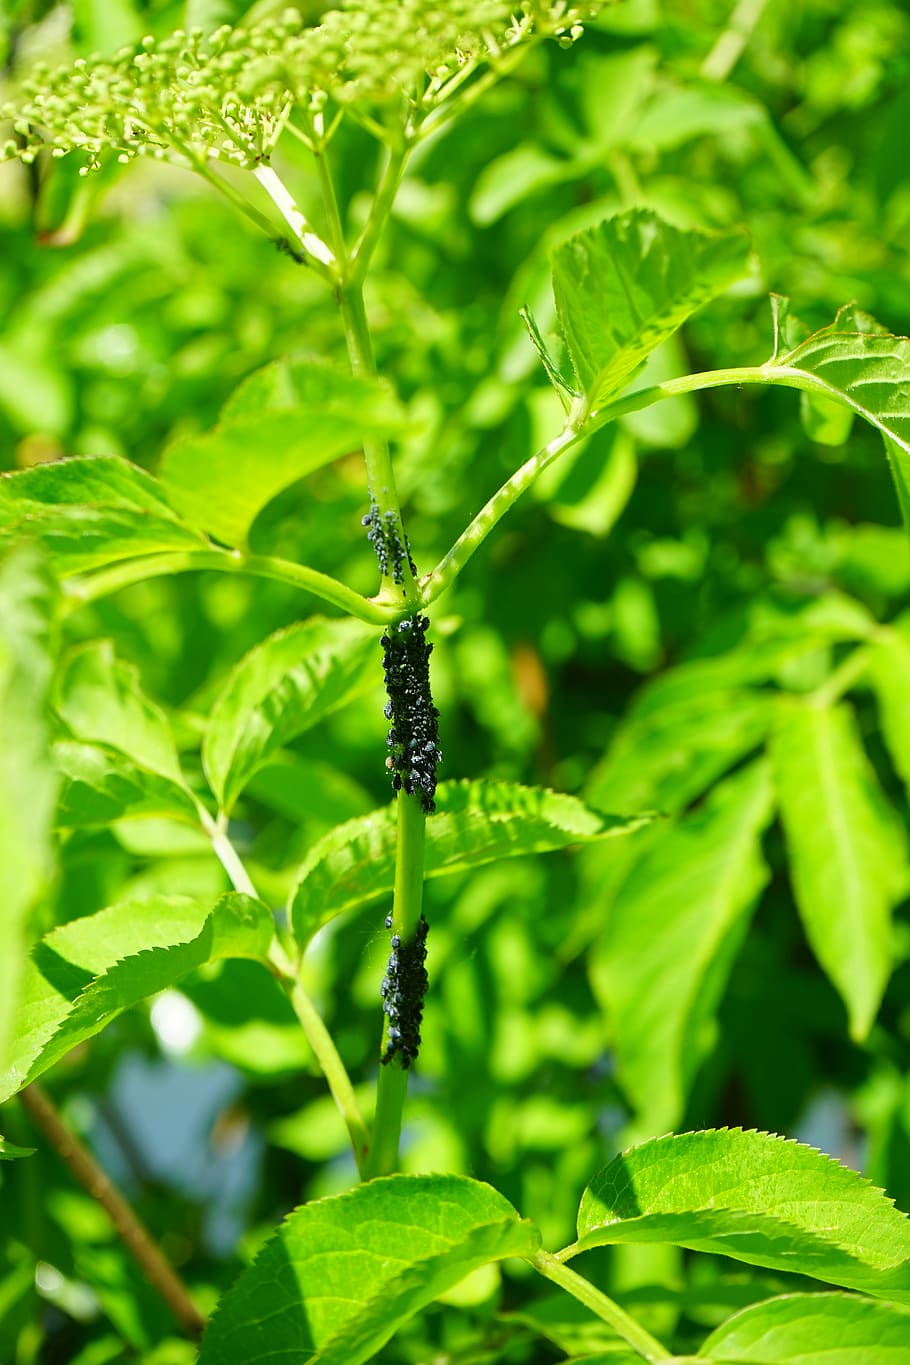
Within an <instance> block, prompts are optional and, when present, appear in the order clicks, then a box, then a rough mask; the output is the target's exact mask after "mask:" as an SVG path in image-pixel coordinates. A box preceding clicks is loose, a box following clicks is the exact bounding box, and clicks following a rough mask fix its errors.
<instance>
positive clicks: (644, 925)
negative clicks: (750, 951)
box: [591, 761, 773, 1133]
mask: <svg viewBox="0 0 910 1365" xmlns="http://www.w3.org/2000/svg"><path fill="white" fill-rule="evenodd" d="M772 811H773V799H772V788H771V774H770V771H769V769H768V765H767V764H766V763H765V762H764V761H761V762H758V763H754V764H752V765H750V766H749V767H748V768H746V769H745V770H744V771H742V772H740V773H737V774H736V775H735V776H734V777H731V778H728V779H727V781H726V782H723V783H721V785H720V786H719V787H717V788H715V790H714V791H713V792H712V793H711V796H710V798H709V800H708V801H707V802H706V803H705V805H704V806H703V807H702V808H701V809H700V810H698V812H697V813H696V814H695V815H692V816H690V817H689V818H688V819H686V820H683V821H681V822H680V823H679V824H678V825H677V826H676V827H675V828H673V829H670V830H668V831H667V832H666V833H665V834H663V836H662V837H661V838H659V839H658V840H657V841H656V843H655V844H654V846H653V847H652V848H651V849H650V850H649V851H647V852H646V853H645V855H644V857H643V858H642V860H641V861H640V862H639V863H637V864H636V866H635V867H634V868H633V869H632V871H631V873H630V875H629V876H628V878H627V879H626V881H625V882H624V883H623V885H622V886H621V887H620V890H619V893H618V894H617V896H616V898H615V900H614V901H613V903H612V905H610V906H609V907H607V908H605V913H606V921H607V922H606V929H605V932H604V935H603V938H602V939H601V942H600V943H599V945H597V947H596V948H595V950H594V953H593V955H592V959H591V975H592V984H593V985H594V989H595V992H596V994H597V997H598V1000H599V1001H600V1002H601V1003H602V1005H603V1006H604V1008H605V1010H606V1012H607V1016H608V1019H609V1024H610V1029H611V1036H612V1041H613V1046H614V1049H615V1055H616V1062H617V1074H618V1080H619V1083H620V1085H621V1086H622V1088H623V1090H624V1092H625V1093H626V1095H627V1096H628V1098H629V1100H630V1101H631V1102H632V1104H633V1105H634V1106H635V1108H636V1110H637V1111H638V1125H639V1130H645V1131H648V1132H652V1133H653V1132H661V1131H665V1130H666V1129H667V1128H672V1127H673V1126H674V1125H675V1124H676V1123H678V1122H679V1119H680V1118H681V1117H682V1114H683V1112H684V1109H685V1101H686V1097H687V1094H688V1090H689V1087H690V1085H691V1082H692V1080H693V1078H694V1076H695V1074H696V1072H697V1070H698V1067H699V1065H700V1064H701V1062H702V1060H703V1059H704V1056H705V1055H706V1053H707V1052H708V1051H709V1050H710V1048H711V1046H712V1044H713V1041H714V1037H713V1032H714V1027H715V1024H714V1013H715V1010H716V1008H717V1004H718V1002H719V1000H720V997H721V995H722V993H723V990H724V987H725V986H726V983H727V978H728V976H729V974H730V969H731V968H732V966H733V962H734V960H735V957H736V954H737V952H738V951H739V948H740V946H741V944H742V940H743V937H744V935H745V933H746V930H747V929H748V926H749V920H750V918H751V912H752V909H753V907H754V906H755V904H756V901H757V899H758V896H759V893H760V892H761V890H762V888H763V887H764V886H765V884H766V883H767V880H768V871H767V868H766V867H765V863H764V860H763V858H762V856H761V842H760V841H761V834H762V831H763V830H764V828H765V826H766V825H767V824H768V822H769V820H770V819H771V815H772Z"/></svg>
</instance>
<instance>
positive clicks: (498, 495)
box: [421, 426, 587, 606]
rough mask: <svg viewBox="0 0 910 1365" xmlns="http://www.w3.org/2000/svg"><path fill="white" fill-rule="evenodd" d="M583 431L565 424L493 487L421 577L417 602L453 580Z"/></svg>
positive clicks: (428, 598)
mask: <svg viewBox="0 0 910 1365" xmlns="http://www.w3.org/2000/svg"><path fill="white" fill-rule="evenodd" d="M586 435H587V432H586V431H584V430H578V429H577V428H575V427H574V426H567V427H566V428H565V429H564V430H563V431H562V432H560V434H559V435H558V436H556V437H555V438H554V439H553V440H552V441H550V443H549V444H548V445H546V446H544V447H543V449H542V450H539V451H538V452H537V454H536V455H532V456H531V458H530V460H526V461H525V463H524V464H523V465H522V466H521V468H520V469H517V470H516V471H515V473H514V474H513V475H512V477H511V478H510V479H507V480H506V482H505V483H504V484H503V485H502V487H501V488H499V489H497V491H496V492H495V493H494V494H493V496H492V498H490V500H489V502H487V503H486V505H485V506H484V507H482V508H481V510H480V511H479V512H478V513H477V516H476V517H475V518H474V520H473V521H472V522H471V524H470V526H468V527H467V529H466V530H464V531H462V533H461V535H460V536H459V537H458V539H457V540H456V542H455V544H454V545H453V546H452V548H451V550H449V552H448V554H447V555H445V557H444V558H443V559H441V560H440V562H439V563H438V564H437V565H436V568H435V569H434V570H433V572H432V573H431V574H428V575H427V576H426V578H424V579H422V580H421V589H422V591H421V602H422V604H423V605H424V606H426V605H427V603H429V602H432V601H433V600H434V599H435V598H437V597H438V596H439V594H440V593H442V592H444V591H445V590H446V588H448V587H449V586H450V585H451V584H452V583H453V582H454V580H455V579H456V578H457V576H458V574H460V573H461V571H462V569H463V568H464V566H465V565H466V564H467V562H468V560H469V559H470V558H471V556H472V555H473V554H474V552H475V550H478V549H479V548H480V546H481V545H482V544H483V542H484V541H485V540H486V538H487V536H488V535H489V534H490V532H491V531H492V530H493V527H494V526H495V525H496V523H497V522H498V521H500V520H501V519H502V517H504V516H505V514H506V512H508V510H509V508H510V507H511V506H512V504H513V503H514V502H517V500H518V499H519V498H520V497H521V495H522V493H523V492H524V491H525V489H526V488H530V486H531V484H532V483H533V482H534V480H535V479H536V478H537V476H538V474H540V473H542V472H543V470H544V469H546V467H547V465H549V464H552V463H553V461H554V460H556V459H558V458H559V456H560V455H562V454H564V453H565V451H567V450H569V449H570V448H571V447H572V446H573V445H575V443H576V442H577V441H580V440H581V439H582V437H583V436H586Z"/></svg>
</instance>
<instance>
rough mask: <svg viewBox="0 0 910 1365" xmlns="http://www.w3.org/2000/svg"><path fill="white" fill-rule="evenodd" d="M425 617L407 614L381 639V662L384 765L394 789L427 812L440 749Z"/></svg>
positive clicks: (431, 807) (431, 803) (430, 807)
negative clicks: (385, 730)
mask: <svg viewBox="0 0 910 1365" xmlns="http://www.w3.org/2000/svg"><path fill="white" fill-rule="evenodd" d="M429 624H430V623H429V621H428V620H427V618H426V617H425V616H418V615H417V614H416V613H415V614H414V615H413V616H405V617H404V618H403V619H402V620H401V621H398V622H397V623H396V624H395V625H394V626H390V627H389V628H388V630H387V631H386V633H385V635H383V637H382V643H383V647H384V649H385V653H384V655H383V658H382V666H383V669H384V671H385V686H386V692H387V693H388V697H389V700H388V702H387V703H386V707H385V717H386V720H390V721H391V722H392V725H391V728H390V730H389V733H388V736H387V740H386V742H387V744H388V746H389V756H388V758H387V759H386V767H387V768H388V770H389V772H390V773H391V775H392V786H393V787H394V789H395V791H401V790H402V789H404V791H406V792H407V794H408V795H409V796H414V795H415V794H416V795H419V796H420V804H421V807H422V809H423V811H424V814H425V815H430V814H432V812H433V811H434V810H435V809H436V803H435V801H434V800H433V797H434V795H435V792H436V765H437V764H438V763H439V762H440V761H441V760H442V752H441V750H440V748H439V712H438V711H437V709H436V707H435V706H434V705H433V697H432V695H431V693H430V653H431V651H432V649H433V646H432V645H430V644H427V640H426V630H427V627H428V625H429Z"/></svg>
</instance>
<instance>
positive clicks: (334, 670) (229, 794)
mask: <svg viewBox="0 0 910 1365" xmlns="http://www.w3.org/2000/svg"><path fill="white" fill-rule="evenodd" d="M377 651H378V644H377V637H376V632H375V630H372V629H371V628H370V627H369V626H364V625H361V623H360V622H359V621H351V620H341V621H326V620H322V619H320V618H318V617H317V618H314V619H312V620H309V621H304V622H303V623H302V624H300V625H297V626H291V627H290V629H289V630H282V631H279V632H278V633H277V634H276V635H272V636H271V637H270V638H269V639H268V640H264V641H263V642H262V644H259V645H257V646H256V647H255V649H252V650H251V651H250V653H249V654H247V655H246V656H245V657H244V658H243V659H241V661H240V663H239V664H238V665H237V667H236V668H235V669H234V671H233V673H232V674H231V676H230V677H229V679H228V681H227V685H226V686H225V688H224V690H223V691H222V693H221V695H220V696H219V698H218V700H217V701H216V703H215V705H214V707H213V709H212V714H211V717H210V719H209V724H208V727H207V729H206V733H205V738H204V740H203V745H202V762H203V767H204V768H205V773H206V776H207V778H208V780H209V784H210V786H211V788H212V791H213V792H214V793H215V795H216V796H217V797H218V801H219V804H220V805H221V807H222V808H223V809H224V810H230V809H231V807H232V806H233V804H234V802H235V801H236V799H237V797H238V796H239V795H240V793H241V791H242V790H243V788H244V787H245V786H246V783H247V782H248V781H249V779H250V778H251V777H252V776H253V774H254V773H255V772H256V771H257V770H258V769H259V768H261V767H262V765H263V764H264V763H266V762H267V761H268V759H269V758H270V757H271V756H272V754H274V753H275V751H276V750H278V749H280V748H281V747H282V746H283V745H285V744H287V743H288V741H289V740H291V739H293V738H294V737H295V736H296V735H299V734H302V733H303V731H304V730H308V729H310V728H311V726H313V725H317V724H318V723H319V722H320V721H321V720H322V719H323V718H324V717H325V716H327V715H328V714H329V713H330V712H332V711H335V710H337V709H338V707H340V706H344V705H345V704H346V703H347V702H349V701H351V700H352V699H353V698H354V697H356V696H358V695H359V694H360V693H362V692H364V691H365V690H366V689H367V688H369V687H370V686H372V685H374V684H375V682H376V679H377V678H378V671H376V672H374V670H373V669H372V668H371V664H373V663H376V664H377V666H378V660H379V654H378V652H377Z"/></svg>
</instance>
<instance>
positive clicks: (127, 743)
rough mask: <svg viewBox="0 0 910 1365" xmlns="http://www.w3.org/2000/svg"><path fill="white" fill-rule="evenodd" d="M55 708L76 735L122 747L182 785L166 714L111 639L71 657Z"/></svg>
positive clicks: (62, 675)
mask: <svg viewBox="0 0 910 1365" xmlns="http://www.w3.org/2000/svg"><path fill="white" fill-rule="evenodd" d="M56 707H57V711H58V713H59V715H60V717H61V719H62V720H63V721H64V723H65V724H66V725H67V727H68V728H69V730H70V732H71V733H72V735H73V736H74V738H76V739H80V740H84V741H90V742H93V743H96V744H103V745H106V746H108V747H109V748H111V749H116V750H119V751H120V753H122V754H125V755H127V757H129V758H131V759H133V760H134V761H135V762H136V763H137V764H139V765H140V766H141V767H143V768H147V769H148V770H149V771H150V772H153V773H157V774H159V775H160V776H162V777H166V778H169V779H171V781H172V782H175V783H177V784H182V782H183V777H182V774H181V771H180V760H179V758H178V757H177V747H176V745H175V743H174V737H173V735H172V734H171V729H170V726H169V724H168V722H167V718H166V716H165V715H164V712H163V711H162V710H161V709H160V707H158V706H156V705H155V703H154V702H152V701H150V700H149V698H148V697H146V696H145V695H144V693H143V692H142V689H141V687H140V685H139V674H138V670H137V669H136V668H135V666H134V665H133V664H127V663H123V662H122V661H121V660H120V659H117V658H115V657H114V647H113V645H112V644H111V642H110V640H95V641H93V642H92V643H90V644H86V645H80V646H78V647H77V648H76V649H74V650H73V651H72V652H71V653H70V654H69V655H68V656H67V659H66V660H65V662H64V666H63V669H62V670H61V673H60V677H59V679H58V682H57V697H56Z"/></svg>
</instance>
